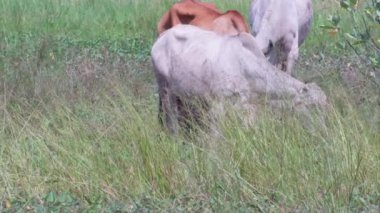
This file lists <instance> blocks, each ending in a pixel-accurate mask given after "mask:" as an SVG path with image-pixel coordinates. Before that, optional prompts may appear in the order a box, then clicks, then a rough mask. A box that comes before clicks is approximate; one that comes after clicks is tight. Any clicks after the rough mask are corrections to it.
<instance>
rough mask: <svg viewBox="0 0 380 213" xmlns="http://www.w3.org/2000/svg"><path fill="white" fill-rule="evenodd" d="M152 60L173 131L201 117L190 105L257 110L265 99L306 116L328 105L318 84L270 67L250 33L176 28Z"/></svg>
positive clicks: (165, 35)
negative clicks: (216, 103) (223, 102)
mask: <svg viewBox="0 0 380 213" xmlns="http://www.w3.org/2000/svg"><path fill="white" fill-rule="evenodd" d="M151 55H152V62H153V67H154V71H155V75H156V78H157V83H158V87H159V98H160V105H159V113H160V118H162V119H163V120H164V122H163V123H164V125H165V126H166V127H168V128H169V129H171V130H172V131H175V130H176V128H177V124H178V121H179V120H181V118H185V119H186V118H187V117H192V118H194V116H195V117H196V113H197V112H196V110H194V109H190V110H189V111H188V110H183V107H184V105H186V106H189V105H188V104H187V103H191V102H197V101H201V105H203V106H212V101H211V99H213V100H220V99H227V100H228V99H230V100H237V99H238V100H239V101H240V102H239V103H241V104H242V105H247V106H252V107H255V106H256V105H257V104H259V103H258V102H259V101H261V100H264V102H265V103H267V104H270V105H283V104H284V103H290V105H291V107H292V108H293V109H295V110H301V111H302V110H304V109H306V108H308V107H310V106H315V105H318V106H321V105H325V104H326V96H325V94H324V93H323V91H322V90H321V89H320V88H319V87H318V86H317V85H315V84H304V83H303V82H301V81H299V80H297V79H295V78H293V77H291V76H290V75H288V74H286V73H284V72H282V71H280V70H278V69H276V68H275V67H274V66H273V65H271V64H270V63H269V62H268V61H267V60H266V58H265V56H264V55H263V53H262V52H261V50H260V49H259V47H258V46H257V44H256V42H255V39H254V37H253V36H252V35H250V34H248V33H240V34H239V35H236V36H227V35H224V36H223V35H220V34H217V33H215V32H211V31H206V30H202V29H200V28H198V27H195V26H191V25H177V26H175V27H173V28H172V29H169V30H167V31H166V32H164V33H163V34H162V35H161V36H160V37H159V38H158V39H157V41H156V42H155V43H154V45H153V48H152V52H151ZM260 97H264V98H260ZM199 103H200V102H197V104H199ZM197 104H195V105H191V104H190V108H191V107H195V106H197ZM189 113H190V114H189ZM194 113H195V115H194Z"/></svg>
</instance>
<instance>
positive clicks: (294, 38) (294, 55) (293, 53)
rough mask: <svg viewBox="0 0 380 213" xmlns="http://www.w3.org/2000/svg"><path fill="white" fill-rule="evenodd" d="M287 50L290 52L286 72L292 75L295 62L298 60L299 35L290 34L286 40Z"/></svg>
mask: <svg viewBox="0 0 380 213" xmlns="http://www.w3.org/2000/svg"><path fill="white" fill-rule="evenodd" d="M285 45H286V46H285V49H286V51H287V52H288V55H287V58H286V68H285V69H284V71H285V72H286V73H288V74H289V75H292V70H293V66H294V63H295V61H296V60H297V59H298V54H299V53H298V33H297V32H296V33H289V34H288V35H287V37H286V38H285Z"/></svg>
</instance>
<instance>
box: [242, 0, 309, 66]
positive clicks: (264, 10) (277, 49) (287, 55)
mask: <svg viewBox="0 0 380 213" xmlns="http://www.w3.org/2000/svg"><path fill="white" fill-rule="evenodd" d="M312 18H313V8H312V1H311V0H253V1H252V4H251V9H250V11H249V20H250V24H251V28H252V34H253V35H254V36H255V37H256V40H257V43H258V44H259V46H260V48H261V49H262V50H263V52H264V53H265V54H266V55H268V56H269V61H270V62H271V63H272V64H274V65H276V66H280V69H281V70H283V71H286V72H287V73H288V74H291V72H292V69H293V66H294V63H295V61H296V60H297V58H298V47H299V46H300V45H301V44H302V43H303V41H304V40H305V38H306V37H307V35H308V34H309V31H310V27H311V22H312ZM272 46H273V48H272Z"/></svg>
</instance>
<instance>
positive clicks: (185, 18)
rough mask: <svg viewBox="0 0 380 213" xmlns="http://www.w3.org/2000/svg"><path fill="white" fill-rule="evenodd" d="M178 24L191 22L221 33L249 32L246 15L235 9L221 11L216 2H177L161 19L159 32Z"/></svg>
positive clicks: (188, 0)
mask: <svg viewBox="0 0 380 213" xmlns="http://www.w3.org/2000/svg"><path fill="white" fill-rule="evenodd" d="M178 24H190V25H194V26H198V27H200V28H203V29H205V30H212V31H215V32H218V33H220V34H228V35H236V34H238V33H240V32H248V27H247V24H246V23H245V20H244V17H243V16H242V15H241V14H240V13H239V12H237V11H235V10H229V11H227V12H225V13H221V12H220V11H219V10H218V9H217V8H216V7H215V5H214V4H212V3H203V2H199V1H196V0H182V1H181V2H178V3H175V4H174V5H173V6H172V7H171V8H170V9H169V11H168V12H166V13H165V14H164V15H163V16H162V18H161V19H160V21H159V23H158V25H157V31H158V34H162V33H163V32H164V31H166V30H168V29H170V28H172V27H174V26H175V25H178Z"/></svg>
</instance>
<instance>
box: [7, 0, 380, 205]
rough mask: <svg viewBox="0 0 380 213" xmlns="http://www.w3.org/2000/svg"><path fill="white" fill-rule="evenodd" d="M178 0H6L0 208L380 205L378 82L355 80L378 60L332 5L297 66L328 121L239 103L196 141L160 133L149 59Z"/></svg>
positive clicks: (226, 4) (239, 5) (225, 5)
mask: <svg viewBox="0 0 380 213" xmlns="http://www.w3.org/2000/svg"><path fill="white" fill-rule="evenodd" d="M173 2H174V1H159V0H151V1H147V0H139V1H137V0H136V1H132V0H111V1H104V0H81V1H78V0H69V1H58V0H40V1H27V0H20V1H11V0H0V74H1V75H0V168H1V171H0V186H2V187H0V201H2V202H3V205H0V211H1V212H6V211H9V212H14V211H16V210H20V209H23V210H25V211H26V210H32V211H57V210H66V211H69V210H71V211H94V212H97V211H107V212H114V211H127V212H128V211H138V210H140V211H146V210H155V211H175V212H178V211H207V210H211V211H215V212H231V211H243V212H246V211H248V212H251V211H263V212H268V211H272V212H278V211H286V212H288V211H302V212H309V211H323V212H330V211H331V212H336V211H343V212H349V211H354V212H357V211H364V212H371V211H372V212H376V211H378V208H379V203H380V172H379V168H380V143H379V141H380V134H379V132H380V109H379V107H378V104H379V93H378V88H376V87H375V86H374V85H373V84H371V82H370V81H368V79H365V78H363V77H362V76H360V75H359V74H360V73H359V72H357V73H358V76H357V78H358V79H356V81H354V82H346V81H344V78H343V77H342V75H341V73H343V71H345V70H346V69H348V68H349V69H354V70H365V69H368V67H366V65H365V64H362V63H360V61H359V60H358V59H357V58H356V56H355V55H354V54H353V53H352V52H350V51H347V50H340V49H338V48H336V46H335V42H336V41H339V39H342V37H340V36H338V37H331V36H329V35H328V34H327V33H326V32H325V31H324V30H322V29H320V28H319V27H318V26H319V25H321V24H323V23H325V22H327V15H326V14H329V13H330V11H326V10H322V8H326V7H328V8H330V9H331V12H334V9H333V8H332V7H331V6H330V7H329V5H334V4H333V3H331V2H330V1H324V2H315V8H316V12H315V17H316V18H315V21H314V25H313V30H312V33H311V35H310V37H309V38H308V40H307V41H306V43H305V45H304V46H302V48H303V49H302V52H301V53H302V54H301V56H300V60H299V63H298V65H297V72H296V73H297V76H299V77H300V78H302V79H308V80H313V81H316V82H317V83H318V84H319V85H321V86H322V87H323V89H324V90H325V91H326V93H327V94H328V97H329V100H330V102H331V108H330V109H329V110H328V111H327V112H326V120H325V124H323V125H320V124H319V125H318V124H314V126H313V127H314V128H311V129H305V128H303V126H302V121H300V120H299V119H297V118H295V117H292V116H290V115H283V116H282V117H281V119H279V117H278V115H272V114H271V113H270V112H269V111H266V110H265V109H264V110H263V111H261V112H260V116H259V118H258V120H257V122H256V123H255V125H254V126H250V127H246V126H244V125H242V124H241V122H240V121H241V119H242V118H241V116H242V115H239V114H235V113H233V112H232V113H231V116H229V117H227V118H225V119H223V120H222V121H221V124H220V127H221V128H220V130H219V135H218V136H217V137H216V136H215V135H210V134H208V133H204V132H202V131H201V133H200V134H199V135H197V136H194V137H191V138H190V139H189V138H186V137H182V136H174V137H173V136H170V135H168V134H166V133H165V132H164V131H162V129H161V127H160V125H159V123H158V119H157V109H158V107H157V106H158V100H157V99H158V97H157V93H156V83H155V79H154V75H153V73H152V71H151V65H150V59H149V51H150V47H151V45H152V43H153V42H154V39H155V37H156V33H155V25H156V23H157V20H158V19H159V17H160V16H161V15H162V13H163V12H164V11H165V10H166V9H167V8H168V7H169V6H170V5H171V3H173ZM249 3H250V2H249V1H222V0H220V1H217V5H218V6H219V7H220V8H222V9H229V8H234V9H238V10H240V11H242V13H244V15H247V11H248V9H247V8H248V5H249ZM347 20H348V18H347V17H346V19H345V20H343V21H344V22H348V21H347ZM343 26H344V25H343ZM350 83H352V84H350Z"/></svg>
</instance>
